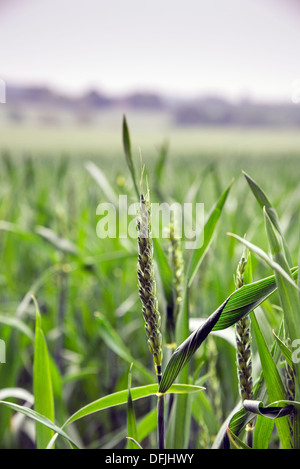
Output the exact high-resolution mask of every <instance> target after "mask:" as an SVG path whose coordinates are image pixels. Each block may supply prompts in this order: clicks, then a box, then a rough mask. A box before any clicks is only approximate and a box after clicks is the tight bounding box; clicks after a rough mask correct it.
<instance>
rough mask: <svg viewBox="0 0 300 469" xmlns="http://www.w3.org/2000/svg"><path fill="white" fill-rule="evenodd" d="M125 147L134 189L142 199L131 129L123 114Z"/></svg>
mask: <svg viewBox="0 0 300 469" xmlns="http://www.w3.org/2000/svg"><path fill="white" fill-rule="evenodd" d="M123 148H124V153H125V157H126V161H127V165H128V168H129V171H130V173H131V177H132V181H133V185H134V189H135V192H136V195H137V198H138V200H140V192H139V190H138V186H137V182H136V174H135V166H134V162H133V158H132V153H131V143H130V134H129V129H128V125H127V121H126V117H125V116H123Z"/></svg>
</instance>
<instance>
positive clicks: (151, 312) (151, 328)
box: [137, 192, 162, 380]
mask: <svg viewBox="0 0 300 469" xmlns="http://www.w3.org/2000/svg"><path fill="white" fill-rule="evenodd" d="M150 218H151V206H150V201H149V192H148V195H147V199H145V198H144V195H143V194H142V195H141V197H140V207H139V214H138V220H137V228H138V270H137V276H138V284H139V295H140V299H141V302H142V312H143V316H144V320H145V330H146V335H147V338H148V346H149V350H150V352H151V354H152V356H153V361H154V366H155V371H156V374H157V376H158V379H159V380H160V376H161V365H162V337H161V332H160V324H161V318H160V314H159V311H158V304H157V298H156V285H155V280H154V272H153V244H152V238H151V223H150Z"/></svg>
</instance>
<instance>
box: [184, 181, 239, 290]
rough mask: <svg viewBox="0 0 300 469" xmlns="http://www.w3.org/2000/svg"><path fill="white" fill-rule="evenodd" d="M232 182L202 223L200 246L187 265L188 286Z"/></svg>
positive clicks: (215, 225) (198, 265) (201, 257)
mask: <svg viewBox="0 0 300 469" xmlns="http://www.w3.org/2000/svg"><path fill="white" fill-rule="evenodd" d="M232 184H233V181H232V182H231V183H230V185H229V186H228V187H227V189H226V190H225V191H224V192H223V194H222V195H221V197H220V198H219V200H218V201H217V202H216V204H215V205H214V207H213V208H212V210H211V212H210V214H209V216H208V219H207V221H206V223H205V225H204V234H202V233H200V234H199V237H198V239H199V240H200V241H201V242H202V240H203V244H202V246H197V245H196V248H195V249H194V251H193V254H192V257H191V261H190V265H189V270H188V287H190V286H191V285H192V282H193V280H194V278H195V276H196V274H197V272H198V269H199V267H200V265H201V262H202V261H203V259H204V257H205V255H206V253H207V251H208V249H209V247H210V245H211V242H212V240H213V235H214V233H215V230H216V227H217V224H218V221H219V219H220V216H221V213H222V209H223V207H224V204H225V202H226V199H227V196H228V194H229V191H230V189H231V186H232Z"/></svg>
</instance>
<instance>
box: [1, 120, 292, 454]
mask: <svg viewBox="0 0 300 469" xmlns="http://www.w3.org/2000/svg"><path fill="white" fill-rule="evenodd" d="M129 125H130V139H131V151H130V149H129V140H128V134H127V133H126V132H125V131H124V129H123V140H122V122H121V121H120V126H119V127H118V128H111V129H109V130H108V131H107V130H105V129H104V128H103V129H102V128H101V127H100V128H99V131H98V130H97V129H96V128H92V129H91V128H86V129H85V128H83V127H80V128H78V129H75V130H74V128H69V129H68V127H64V128H62V129H49V128H43V127H39V128H38V127H36V128H35V127H33V126H31V127H28V128H27V127H26V126H20V127H17V126H16V127H5V126H4V127H2V128H1V131H0V141H1V152H2V153H1V160H0V256H1V270H0V286H1V300H0V339H1V341H2V342H1V347H2V349H1V353H2V357H1V359H2V362H3V363H1V364H0V401H1V402H0V447H1V448H36V447H37V448H46V447H51V446H54V447H55V448H58V449H59V448H68V447H76V446H78V447H80V448H91V449H98V448H101V449H104V448H106V449H112V448H125V447H127V448H137V447H139V446H141V447H142V448H145V449H153V448H157V447H158V446H159V447H160V448H163V447H165V448H180V449H185V448H191V449H206V448H211V447H213V448H219V447H229V446H230V447H231V448H235V447H241V448H246V447H249V446H250V447H253V448H294V447H295V448H299V446H300V442H299V434H300V431H299V425H300V419H299V405H300V404H299V400H300V394H299V392H300V373H299V365H298V360H297V353H296V354H295V353H294V354H293V352H297V346H298V348H299V345H298V344H297V342H295V341H296V340H297V338H298V337H299V339H300V335H298V334H300V328H299V323H300V319H299V318H300V308H299V294H298V293H299V291H298V290H297V283H296V280H295V279H296V274H297V271H296V270H291V268H292V267H296V266H298V256H299V209H300V183H299V176H300V150H299V148H300V145H299V143H300V141H299V140H300V135H299V133H298V134H297V133H296V132H295V131H290V132H289V131H282V132H281V131H271V130H270V131H258V130H247V131H246V130H241V131H237V130H234V129H230V130H222V131H221V130H214V129H205V130H200V129H198V130H197V129H192V130H187V129H186V130H182V129H181V130H176V129H173V130H172V131H169V130H168V131H166V132H164V128H162V129H159V128H157V129H156V130H154V131H153V132H152V133H149V134H148V133H146V132H145V131H143V132H142V131H141V127H142V126H141V125H140V127H138V124H137V123H135V121H134V119H133V120H132V121H129ZM135 128H137V129H138V130H137V131H136V132H135ZM165 142H168V145H169V147H168V148H167V144H166V143H165ZM123 144H124V145H123ZM123 146H124V148H123ZM125 154H126V156H127V158H126V157H125ZM141 157H142V163H143V164H144V165H145V170H144V186H143V187H145V185H146V182H145V181H146V180H147V181H148V185H149V193H150V199H151V202H170V203H171V202H174V201H176V202H179V203H181V204H182V203H184V202H186V201H189V202H193V203H196V202H201V203H203V204H204V210H205V217H206V224H205V227H204V244H203V246H202V247H200V248H199V249H195V250H194V251H191V250H187V249H184V248H182V246H181V245H180V242H179V243H178V244H177V245H176V246H177V247H176V250H174V243H172V240H169V239H166V238H165V239H155V240H153V241H154V244H153V259H151V256H148V257H147V256H146V257H147V262H151V260H153V268H154V272H153V276H152V280H153V282H155V283H156V292H155V296H156V298H157V303H158V310H159V313H160V317H161V325H160V330H161V338H162V345H161V347H162V352H163V362H162V377H159V379H158V384H157V377H156V375H155V367H154V366H153V357H152V356H151V350H149V347H148V345H147V335H146V332H145V319H144V317H143V314H142V302H141V299H140V298H139V294H140V295H141V292H139V288H138V277H137V265H138V250H139V249H140V244H139V243H138V242H137V240H136V239H130V238H128V239H123V238H118V237H116V238H106V239H100V238H99V237H98V236H97V232H96V227H97V223H98V221H99V215H97V213H96V209H97V206H98V204H99V203H101V202H113V203H114V202H115V200H117V199H118V196H119V195H120V194H121V195H127V196H128V200H129V201H130V202H132V203H135V202H139V199H138V197H137V194H136V191H135V188H134V183H133V180H134V178H133V177H132V172H135V175H136V181H137V186H138V191H140V185H139V181H140V178H141ZM133 168H134V171H133ZM242 171H245V173H246V174H245V173H243V172H242ZM144 195H145V196H146V194H144ZM229 233H231V234H233V235H235V236H233V235H230V234H229ZM173 241H174V240H173ZM179 241H180V240H179ZM151 242H152V241H151V239H150V240H149V243H150V244H151ZM247 243H248V244H247ZM245 244H247V246H245ZM246 248H247V249H246ZM243 252H244V255H245V261H246V267H245V271H244V270H243V269H241V264H239V262H240V259H241V257H242V254H243ZM176 255H177V256H179V258H176ZM174 256H175V257H174ZM149 257H150V259H149ZM174 259H175V261H176V259H177V262H180V268H179V267H178V265H179V264H176V262H175V264H174ZM145 262H146V261H145ZM146 264H147V263H146ZM238 265H239V267H238ZM176 266H177V267H176ZM140 268H141V270H143V268H145V269H146V270H145V271H143V272H142V274H143V279H144V280H145V279H146V278H147V279H148V277H147V275H148V274H147V265H146V266H145V265H144V264H143V265H142V267H141V266H140ZM237 269H238V272H237ZM146 274H147V275H146ZM239 276H240V277H241V278H242V284H244V286H242V284H239V285H238V282H237V279H238V278H239ZM269 277H270V278H269ZM264 279H268V280H264ZM144 280H143V281H144ZM148 280H149V279H148ZM249 284H251V286H250V285H249ZM143 285H144V284H143ZM239 287H241V288H239ZM151 288H152V287H151ZM230 295H232V296H231V297H230V299H229V300H228V303H227V305H226V306H225V307H224V305H223V302H224V301H225V300H226V299H228V297H229V296H230ZM221 305H223V306H222V308H221V309H219V310H218V308H219V307H220V306H221ZM177 307H178V308H177ZM150 309H151V308H150ZM176 310H178V311H177V314H175V313H176ZM217 310H218V311H219V313H220V314H219V317H218V318H217V319H214V323H213V324H212V323H211V321H207V319H208V318H209V317H210V316H211V315H212V313H214V312H215V311H217ZM149 314H152V313H149ZM170 315H171V316H172V318H173V320H174V322H175V326H174V330H173V329H172V321H170ZM243 317H244V318H246V319H247V320H248V322H247V324H246V325H245V324H244V325H243V324H242V323H243V320H242V318H243ZM213 318H215V316H213ZM150 322H151V321H150ZM237 322H238V324H239V327H240V329H239V332H238V334H239V336H238V342H236V340H237V337H236V334H237V332H236V329H238V328H236V326H235V323H237ZM151 327H152V328H155V327H156V326H153V323H151V325H150V329H151ZM241 328H244V329H243V331H242V332H241ZM247 328H248V329H247ZM194 330H196V331H198V332H197V333H196V334H195V335H194V336H191V335H190V334H192V332H193V331H194ZM249 330H250V332H249ZM171 333H174V334H173V339H174V342H175V343H176V346H178V347H179V348H178V350H177V352H176V353H174V350H175V348H176V346H174V345H172V343H171V341H170V334H171ZM243 334H244V335H243ZM171 335H172V334H171ZM188 337H189V339H188ZM251 337H252V341H251V342H250V339H251ZM186 339H187V342H185V343H184V341H185V340H186ZM182 343H184V344H183V345H181V344H182ZM237 343H238V350H239V352H240V356H239V355H238V356H237ZM4 351H5V354H4ZM173 353H174V354H173ZM171 357H172V358H171ZM295 357H296V358H295ZM243 360H244V361H243ZM245 376H246V377H245ZM239 377H240V380H241V382H242V384H241V382H240V383H239ZM245 380H246V382H245ZM243 383H244V388H246V391H247V392H246V402H245V403H244V404H245V405H243V402H242V401H243V400H244V399H245V394H243V399H241V396H240V391H239V389H240V386H243ZM245 383H246V384H245ZM178 385H181V386H178ZM158 386H159V390H160V394H159V395H158V397H157V395H156V394H157V392H158ZM176 386H177V387H176ZM203 388H204V389H203ZM121 391H124V392H121ZM247 393H248V394H247ZM157 401H158V402H159V405H158V407H157ZM288 401H291V402H292V404H290V403H289V402H288ZM270 404H271V406H270ZM268 406H269V407H268ZM157 412H158V414H159V415H158V417H157ZM249 422H250V423H249ZM126 437H130V438H131V439H127V438H126Z"/></svg>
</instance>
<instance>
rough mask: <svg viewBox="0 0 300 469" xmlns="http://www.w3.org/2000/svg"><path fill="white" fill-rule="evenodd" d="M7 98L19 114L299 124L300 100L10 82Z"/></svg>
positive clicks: (207, 123)
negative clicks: (155, 115) (32, 110)
mask: <svg viewBox="0 0 300 469" xmlns="http://www.w3.org/2000/svg"><path fill="white" fill-rule="evenodd" d="M6 96H7V97H6V102H7V105H8V106H9V107H12V108H13V109H14V111H15V112H14V113H11V116H12V118H13V116H15V115H18V111H22V110H24V106H25V107H26V106H31V107H36V108H39V109H48V110H49V109H51V110H52V111H55V110H57V111H60V110H64V111H70V112H72V113H75V114H76V113H77V114H78V115H83V114H84V115H85V116H88V115H89V113H90V114H94V113H95V112H96V113H99V112H101V111H105V110H109V109H120V110H121V112H126V111H127V110H132V109H133V110H137V111H149V112H154V111H156V112H167V113H169V114H170V118H171V120H172V122H173V124H175V125H178V126H197V125H201V126H237V125H238V126H245V127H296V128H298V127H300V104H298V105H297V104H293V103H292V102H290V103H286V102H282V103H280V102H278V103H275V102H274V103H272V102H269V103H262V102H254V101H251V100H250V99H244V100H240V101H238V102H231V101H230V100H227V99H225V98H220V97H217V96H206V97H203V98H195V99H194V100H192V99H189V100H184V99H177V98H172V99H170V98H167V97H165V96H161V95H159V94H156V93H147V92H145V93H141V92H137V93H131V94H128V95H124V96H107V95H106V94H105V93H101V92H99V91H96V90H90V91H88V92H86V93H84V94H82V95H80V96H70V95H67V94H65V93H59V92H57V91H54V90H52V89H50V88H48V87H44V86H40V87H36V86H35V87H20V86H7V89H6Z"/></svg>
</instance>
